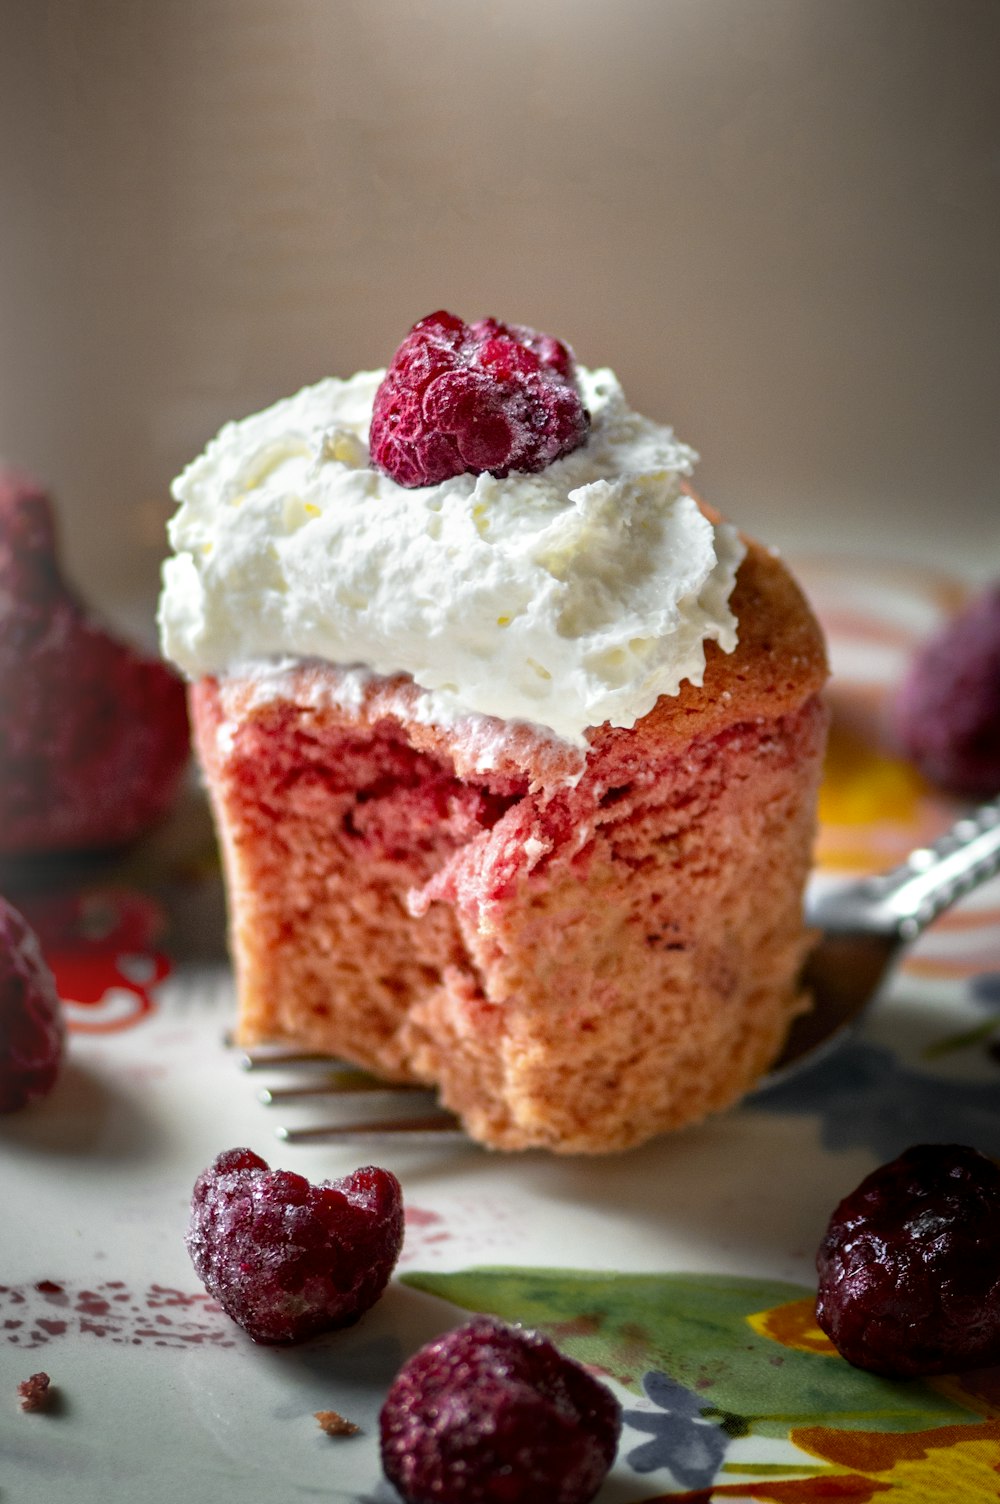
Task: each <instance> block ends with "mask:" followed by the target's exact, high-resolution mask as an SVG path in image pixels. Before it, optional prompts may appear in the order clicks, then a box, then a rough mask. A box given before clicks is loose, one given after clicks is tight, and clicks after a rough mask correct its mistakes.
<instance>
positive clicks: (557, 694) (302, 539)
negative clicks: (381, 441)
mask: <svg viewBox="0 0 1000 1504" xmlns="http://www.w3.org/2000/svg"><path fill="white" fill-rule="evenodd" d="M382 374H383V373H382V372H381V371H365V372H361V373H359V374H358V375H357V376H354V377H352V378H351V379H350V380H348V381H341V380H338V379H336V378H332V377H331V378H328V379H327V380H325V381H321V382H319V383H318V384H317V385H315V386H311V387H307V388H305V389H304V390H303V391H301V392H299V393H298V394H297V395H296V396H294V397H289V398H286V399H285V400H283V401H281V402H278V403H276V404H275V405H274V406H273V407H270V408H268V409H267V410H266V411H264V412H261V413H257V414H255V415H254V416H252V417H249V418H246V419H244V420H243V421H241V422H238V423H229V424H227V425H226V426H225V427H224V428H223V429H222V430H221V432H220V433H219V434H218V436H217V437H216V438H215V439H213V440H212V442H211V443H210V444H209V445H208V447H207V449H206V450H205V452H204V453H203V454H202V455H201V456H200V457H199V458H198V459H196V460H194V461H193V463H192V464H190V465H189V466H188V467H187V469H186V470H185V471H184V472H183V474H182V475H181V476H180V477H179V478H178V479H177V480H176V481H175V482H174V486H173V494H174V497H175V499H176V500H177V501H178V502H179V503H180V506H179V508H178V510H177V512H176V513H175V515H174V517H173V519H172V521H171V523H170V530H169V531H170V541H171V544H172V545H173V548H174V550H175V553H174V557H173V558H171V559H168V560H167V562H166V563H165V565H164V569H163V592H162V596H161V601H160V629H161V638H162V643H163V649H164V652H165V654H166V655H167V657H169V658H171V659H173V661H174V662H175V663H176V664H177V665H178V666H179V667H180V668H181V669H182V670H183V671H184V672H185V673H187V674H188V675H189V676H190V677H192V678H196V677H198V676H200V675H204V674H216V675H225V674H240V675H245V674H255V673H256V674H260V675H262V676H266V675H267V673H268V672H269V671H271V670H272V669H273V668H274V666H275V664H277V663H279V662H282V661H285V662H287V660H288V659H290V658H291V659H300V658H320V659H325V660H327V661H328V662H332V663H336V664H339V665H342V666H345V667H347V666H352V667H353V666H358V665H360V666H363V667H364V669H366V670H367V671H369V672H372V673H375V674H382V675H392V674H397V673H400V672H405V673H407V674H409V675H410V676H411V677H412V678H413V680H414V681H415V683H416V684H418V685H419V686H420V687H421V688H422V689H423V690H424V691H425V695H424V697H423V704H424V710H425V713H426V714H428V716H430V717H432V718H433V719H436V720H442V721H445V722H449V721H454V720H455V719H456V718H457V717H460V716H463V715H468V714H469V713H470V712H478V713H480V714H483V715H490V716H498V717H500V718H502V719H504V720H520V721H528V722H531V723H533V724H535V725H537V726H540V727H543V728H546V729H547V730H548V731H550V732H553V733H555V735H556V736H558V737H560V738H562V739H563V740H565V741H567V742H570V743H572V744H573V745H575V746H578V747H582V746H584V745H585V737H584V732H585V731H586V729H587V727H589V726H597V725H600V724H601V723H602V722H604V721H609V722H610V723H611V724H612V725H614V726H632V725H634V724H635V722H636V721H637V720H638V719H639V718H640V717H641V716H643V715H645V714H646V712H647V711H649V710H651V709H652V707H653V705H654V704H655V703H656V701H657V699H658V697H659V696H660V695H673V694H676V693H677V692H678V691H679V689H680V686H681V684H682V682H683V681H684V680H690V681H691V682H692V683H694V684H700V683H701V679H702V675H703V672H704V667H705V651H704V644H705V642H706V641H709V640H712V641H715V642H717V643H718V644H719V646H720V647H721V648H722V649H723V650H724V651H725V652H732V650H733V648H734V647H735V646H736V640H737V623H736V619H735V617H734V616H733V614H732V612H731V610H730V608H729V604H728V602H729V596H730V594H731V592H732V589H733V584H734V581H735V576H736V570H737V568H738V566H739V563H740V560H741V559H742V557H743V554H744V548H743V545H742V544H741V542H740V541H739V538H738V536H737V534H736V531H735V529H733V528H732V527H729V526H728V525H725V524H721V525H714V524H713V523H712V522H711V521H710V520H709V519H708V518H706V517H705V516H704V514H703V513H702V512H701V510H700V509H699V507H698V505H697V503H696V502H695V501H694V500H692V498H691V497H690V496H688V495H687V494H685V492H684V490H683V489H682V480H683V477H685V476H687V475H690V473H691V471H692V468H693V465H694V463H695V461H696V459H697V456H696V455H695V453H694V451H693V450H691V449H689V448H688V447H687V446H686V445H684V444H681V443H679V442H678V441H677V440H676V439H675V437H674V434H673V431H672V429H670V428H667V427H664V426H663V425H661V424H658V423H654V422H652V421H651V420H650V419H647V418H644V417H641V416H640V415H639V414H638V413H635V412H633V411H632V410H631V409H630V408H629V407H628V406H627V405H626V402H625V399H624V396H623V394H622V390H621V387H620V386H619V384H618V381H617V380H616V378H615V376H614V375H613V373H612V372H611V371H608V370H597V371H587V370H581V371H580V373H579V376H580V384H581V388H582V391H583V396H584V401H585V402H586V404H587V407H588V408H589V409H590V413H591V419H592V427H591V433H590V437H589V439H588V441H587V443H586V444H585V445H583V446H582V447H581V448H580V449H577V450H575V451H574V452H573V453H572V454H570V455H567V456H566V457H565V458H564V459H561V460H557V461H556V462H555V463H554V464H552V465H550V466H548V468H547V469H545V470H543V471H541V472H540V473H538V474H534V475H527V474H510V475H508V476H506V477H505V478H504V479H502V480H498V479H496V478H495V477H494V476H492V475H488V474H487V475H459V476H455V477H454V478H453V479H451V480H446V481H444V482H442V483H441V484H440V485H436V486H426V487H420V488H416V489H412V490H406V489H403V488H402V487H400V486H398V485H397V484H396V483H395V482H394V481H392V480H391V479H390V478H389V477H388V476H386V475H383V474H381V473H380V472H379V471H377V470H375V469H373V468H372V467H371V466H370V465H369V461H368V448H367V433H368V426H369V422H370V420H371V411H372V402H373V399H374V396H375V390H376V388H377V386H378V384H379V381H380V380H381V377H382Z"/></svg>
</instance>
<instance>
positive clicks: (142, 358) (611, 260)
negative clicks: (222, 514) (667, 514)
mask: <svg viewBox="0 0 1000 1504" xmlns="http://www.w3.org/2000/svg"><path fill="white" fill-rule="evenodd" d="M998 65H1000V5H998V4H997V3H996V0H493V3H491V4H482V3H476V0H165V3H162V0H61V3H60V0H51V3H45V0H0V195H2V209H0V453H2V454H3V455H4V456H5V457H6V458H7V459H9V460H13V461H16V462H18V463H19V464H21V465H23V466H27V467H29V468H31V469H32V470H34V471H35V472H36V473H37V474H38V475H39V476H40V477H41V478H43V479H44V480H45V481H46V482H47V483H48V484H49V485H51V487H52V488H53V490H54V492H55V494H56V497H57V501H58V505H59V511H60V517H61V521H62V529H63V537H64V540H65V554H66V560H67V564H68V567H69V569H70V572H71V573H72V575H73V577H74V578H75V579H76V581H77V582H78V583H79V584H80V585H81V586H82V587H83V588H84V590H85V591H86V592H87V593H88V594H89V595H90V596H91V597H92V598H93V599H95V600H97V601H99V602H101V603H102V604H104V605H105V606H106V607H107V608H109V609H112V610H114V609H118V608H120V607H121V606H122V605H123V604H127V606H128V611H129V614H130V615H135V614H136V613H138V614H140V615H144V616H145V618H147V619H151V613H152V603H153V601H154V599H155V593H156V589H157V582H158V569H159V563H160V560H161V558H162V556H163V553H164V548H165V544H164V536H163V528H164V523H165V520H166V517H167V516H168V514H169V511H170V500H169V484H170V481H171V478H172V477H173V475H174V474H175V473H176V472H177V471H178V470H179V469H180V468H181V467H182V465H183V464H184V463H186V462H187V460H188V459H190V458H191V457H192V456H193V455H194V454H195V453H196V452H197V451H198V450H199V449H200V448H201V446H202V445H203V444H204V442H205V441H206V440H207V439H208V438H209V437H210V436H211V434H212V433H214V432H215V430H216V429H217V428H218V426H219V425H220V424H221V423H222V422H223V421H224V420H226V419H227V418H230V417H234V416H241V415H243V414H245V413H247V412H250V411H251V410H254V409H256V408H259V407H261V406H263V405H265V404H267V403H269V402H270V401H272V400H274V399H275V398H277V397H279V396H281V395H284V394H285V393H288V392H291V391H293V390H295V389H297V388H298V387H299V386H301V385H303V384H305V383H306V382H310V381H313V380H315V379H317V378H319V377H320V376H323V375H325V374H331V373H332V374H341V375H347V374H349V373H350V372H351V371H353V370H355V369H357V368H359V367H372V366H378V365H382V364H384V363H385V362H386V361H387V360H388V359H389V357H390V356H391V354H392V351H393V349H394V347H395V345H396V344H397V343H398V341H399V339H400V338H401V337H402V335H403V334H404V333H405V331H406V330H407V328H408V327H409V326H410V324H411V323H413V322H414V320H415V319H417V318H418V317H420V316H422V315H423V314H425V313H428V312H430V311H431V310H432V309H434V308H437V307H439V306H445V307H448V308H450V309H452V310H453V311H455V312H457V313H460V314H462V315H463V316H464V317H466V318H473V317H478V316H481V315H483V314H495V315H496V316H498V317H501V318H508V319H511V320H514V321H518V322H524V323H530V324H534V325H536V326H538V327H540V328H543V329H546V330H549V331H550V332H552V333H555V334H558V335H560V336H562V337H563V338H565V339H567V340H569V341H570V342H571V343H572V344H573V345H574V346H575V347H576V350H577V353H578V355H579V357H580V359H581V360H583V361H584V362H586V363H588V364H609V365H612V366H613V367H615V368H616V369H617V371H618V373H619V375H620V376H621V377H622V379H623V381H624V383H625V387H626V390H627V392H628V393H629V394H630V397H631V399H632V401H633V404H634V405H635V406H638V407H640V408H642V409H644V410H646V411H648V412H650V413H651V414H653V415H655V416H657V417H660V418H662V419H664V420H667V421H669V422H671V423H673V424H674V426H675V427H676V429H677V431H678V433H679V435H680V436H681V437H682V438H684V439H685V440H687V441H688V442H689V443H692V444H693V445H695V447H696V448H698V449H699V450H700V452H701V454H702V456H703V460H702V464H701V467H700V470H699V473H698V477H697V481H698V485H699V488H700V489H701V491H702V493H703V494H704V495H706V496H707V497H708V498H710V499H711V500H712V501H714V502H715V503H716V504H717V505H719V506H720V507H721V508H722V509H723V510H724V511H726V512H727V513H728V514H730V516H732V517H733V518H734V519H735V520H736V521H738V522H739V523H740V524H741V525H743V526H744V527H746V528H747V529H749V530H751V531H755V532H757V533H759V534H760V535H762V536H763V537H765V538H766V539H767V540H768V541H770V542H772V543H774V544H776V545H778V546H780V547H781V548H782V549H784V550H785V551H786V552H789V553H791V554H792V555H793V556H795V555H796V554H798V553H802V552H804V551H805V552H813V551H817V550H821V551H831V550H832V551H837V552H842V553H853V554H862V555H866V556H872V555H878V556H885V557H895V558H898V559H900V560H902V561H904V562H908V563H916V564H928V563H929V564H933V565H942V566H944V567H946V568H955V569H958V570H961V571H963V572H965V573H966V574H969V573H970V572H971V574H972V575H976V574H980V575H981V576H982V577H983V578H985V577H987V576H989V575H991V574H994V575H995V574H997V573H1000V484H998V482H1000V437H998V435H1000V426H998V423H997V395H998V392H1000V339H998V333H1000V192H998V189H1000V90H998V87H997V80H998V77H1000V66H998Z"/></svg>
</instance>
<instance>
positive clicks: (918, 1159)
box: [816, 1144, 1000, 1378]
mask: <svg viewBox="0 0 1000 1504" xmlns="http://www.w3.org/2000/svg"><path fill="white" fill-rule="evenodd" d="M816 1266H817V1268H818V1270H819V1296H818V1299H817V1302H816V1319H817V1321H818V1322H819V1324H820V1326H821V1327H822V1328H823V1330H824V1332H826V1334H827V1336H828V1337H830V1339H831V1340H832V1341H833V1342H834V1343H835V1345H836V1347H837V1348H838V1349H839V1351H840V1352H841V1353H842V1354H843V1356H844V1357H845V1358H846V1359H847V1360H848V1362H849V1363H853V1364H855V1366H856V1367H858V1368H867V1369H870V1370H871V1371H872V1372H873V1373H881V1374H886V1375H888V1376H890V1377H895V1378H912V1377H916V1376H917V1375H920V1374H931V1373H949V1372H954V1371H957V1370H959V1369H963V1368H978V1367H981V1366H983V1365H985V1364H993V1363H998V1362H1000V1166H998V1165H997V1164H996V1163H995V1162H994V1161H993V1160H991V1159H987V1158H986V1156H985V1155H983V1154H980V1153H979V1152H978V1151H977V1150H975V1149H968V1148H965V1147H964V1146H962V1145H960V1144H922V1145H920V1146H919V1147H917V1148H915V1149H908V1150H907V1151H906V1153H905V1154H902V1155H900V1157H899V1158H898V1159H895V1160H893V1161H892V1163H891V1164H887V1165H883V1166H882V1167H881V1169H878V1170H875V1171H874V1172H873V1173H872V1174H871V1175H869V1176H868V1177H867V1178H866V1179H865V1180H863V1181H862V1182H861V1184H860V1185H859V1186H858V1188H857V1190H855V1191H853V1192H852V1193H851V1195H849V1196H847V1197H845V1199H844V1200H843V1201H842V1202H841V1203H840V1205H839V1206H838V1207H837V1209H836V1211H835V1212H834V1213H833V1216H832V1218H831V1219H830V1225H829V1227H828V1229H827V1232H826V1236H825V1238H824V1239H823V1242H822V1243H821V1245H820V1249H819V1253H818V1254H817V1256H816Z"/></svg>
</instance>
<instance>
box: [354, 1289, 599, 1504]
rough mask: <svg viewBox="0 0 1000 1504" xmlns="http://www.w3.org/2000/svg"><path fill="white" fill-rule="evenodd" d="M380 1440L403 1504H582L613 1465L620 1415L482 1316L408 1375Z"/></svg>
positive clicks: (429, 1350) (545, 1352)
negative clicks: (405, 1502)
mask: <svg viewBox="0 0 1000 1504" xmlns="http://www.w3.org/2000/svg"><path fill="white" fill-rule="evenodd" d="M380 1428H381V1441H382V1466H383V1467H384V1469H385V1473H386V1477H387V1478H388V1479H389V1481H390V1482H391V1483H393V1484H394V1485H395V1487H396V1488H397V1489H398V1490H399V1492H400V1494H402V1496H403V1498H404V1499H405V1500H406V1501H407V1504H586V1500H588V1499H592V1498H593V1497H594V1495H595V1494H596V1492H597V1490H598V1489H599V1488H600V1486H601V1482H602V1480H603V1478H604V1476H605V1474H606V1473H607V1471H608V1469H609V1468H610V1466H611V1464H612V1462H613V1461H614V1456H615V1449H616V1447H617V1445H618V1435H619V1432H620V1430H621V1408H620V1406H619V1404H618V1401H617V1400H616V1399H615V1397H614V1395H613V1394H611V1392H610V1390H608V1389H607V1388H605V1386H604V1385H603V1384H600V1383H598V1381H597V1380H596V1379H594V1378H591V1376H590V1374H589V1373H587V1371H586V1370H585V1369H583V1368H581V1367H580V1365H579V1364H578V1363H573V1362H571V1361H570V1359H569V1358H565V1357H563V1355H562V1354H561V1353H560V1352H558V1351H557V1349H556V1348H554V1347H553V1346H552V1343H551V1342H548V1341H546V1339H545V1338H544V1337H540V1336H538V1335H537V1334H535V1333H532V1332H521V1331H515V1330H514V1329H513V1328H512V1327H508V1326H505V1325H504V1324H503V1323H502V1322H499V1321H494V1320H493V1319H492V1318H491V1317H488V1316H480V1317H477V1318H476V1320H474V1321H470V1322H469V1323H468V1325H466V1326H461V1327H458V1328H457V1329H456V1330H455V1331H452V1332H447V1333H446V1334H445V1336H443V1337H439V1338H438V1340H437V1341H436V1342H431V1343H429V1344H428V1345H427V1346H426V1347H424V1348H421V1350H420V1351H419V1352H418V1353H416V1354H415V1355H414V1356H413V1357H412V1358H411V1359H410V1360H409V1362H408V1363H405V1364H404V1365H403V1367H402V1368H401V1369H400V1371H399V1373H398V1374H397V1375H396V1378H395V1380H394V1382H393V1385H392V1388H391V1389H390V1390H389V1394H388V1396H387V1398H386V1402H385V1404H384V1406H383V1407H382V1415H381V1421H380Z"/></svg>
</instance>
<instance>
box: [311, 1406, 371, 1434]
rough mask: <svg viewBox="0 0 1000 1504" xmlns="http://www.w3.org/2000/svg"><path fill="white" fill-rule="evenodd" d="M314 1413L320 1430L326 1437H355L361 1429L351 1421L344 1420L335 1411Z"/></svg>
mask: <svg viewBox="0 0 1000 1504" xmlns="http://www.w3.org/2000/svg"><path fill="white" fill-rule="evenodd" d="M315 1413H316V1419H317V1421H318V1422H319V1428H320V1430H321V1431H325V1432H326V1434H327V1436H357V1434H358V1432H359V1431H360V1429H361V1427H360V1426H356V1425H355V1424H354V1422H353V1421H352V1420H345V1419H344V1417H343V1416H342V1415H341V1414H340V1413H339V1411H337V1410H317V1411H316V1412H315Z"/></svg>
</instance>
